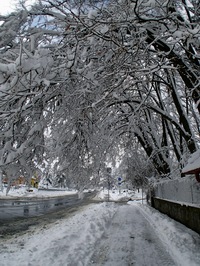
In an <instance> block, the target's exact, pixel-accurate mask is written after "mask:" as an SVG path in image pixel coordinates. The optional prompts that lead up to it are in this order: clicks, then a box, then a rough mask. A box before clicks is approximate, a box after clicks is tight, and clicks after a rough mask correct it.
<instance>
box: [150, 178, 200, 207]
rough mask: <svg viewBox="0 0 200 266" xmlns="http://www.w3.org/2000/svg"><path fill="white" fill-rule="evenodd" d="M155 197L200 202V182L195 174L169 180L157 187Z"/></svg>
mask: <svg viewBox="0 0 200 266" xmlns="http://www.w3.org/2000/svg"><path fill="white" fill-rule="evenodd" d="M155 197H158V198H162V199H168V200H172V201H178V202H184V203H192V204H200V183H198V182H197V181H196V179H195V177H194V176H193V175H191V176H186V177H184V178H179V179H175V180H167V181H163V182H162V183H159V184H157V185H156V187H155Z"/></svg>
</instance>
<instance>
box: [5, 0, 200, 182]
mask: <svg viewBox="0 0 200 266" xmlns="http://www.w3.org/2000/svg"><path fill="white" fill-rule="evenodd" d="M199 17H200V3H199V1H198V0H187V1H186V0H175V1H174V0H173V1H172V0H167V1H166V0H159V1H157V0H132V1H131V0H115V1H112V0H111V1H108V0H103V1H95V0H87V1H83V0H40V1H36V3H35V5H33V6H32V7H31V8H29V9H27V8H26V7H25V6H24V5H23V4H22V5H21V7H20V8H18V9H17V10H16V12H13V13H11V14H10V15H8V16H0V21H1V26H0V27H1V30H0V169H1V172H2V173H5V174H6V175H7V176H9V177H10V178H13V176H16V175H18V174H20V173H23V174H24V175H26V176H30V175H31V173H32V172H33V171H34V169H35V168H37V167H38V166H39V165H42V164H43V162H44V160H46V161H48V162H49V163H50V164H51V163H53V162H54V166H55V174H56V173H70V174H71V175H72V176H74V179H76V180H77V183H79V182H83V180H87V179H88V176H95V177H98V176H99V173H100V172H101V171H104V169H105V168H106V162H112V161H115V160H116V158H119V157H120V156H122V157H123V155H125V154H126V152H127V149H129V145H131V147H132V148H133V149H134V150H136V147H137V149H138V151H139V152H138V156H139V155H140V154H141V151H142V152H143V153H145V154H146V156H147V158H148V160H149V162H150V163H151V164H152V165H153V167H154V169H155V171H156V172H157V174H158V175H159V176H168V175H171V174H172V173H173V172H176V173H177V171H178V172H179V173H180V171H181V168H182V167H183V165H184V163H185V159H186V158H187V157H188V155H189V154H190V153H193V152H194V151H196V150H197V149H198V142H199V113H200V102H199V91H200V74H199V73H200V55H199V52H200V50H199V47H200V26H199V22H200V21H199ZM134 147H135V148H134ZM134 154H135V152H134ZM134 156H135V155H134ZM142 158H143V157H142ZM133 162H134V160H133ZM80 180H82V181H80ZM97 180H98V178H97ZM84 182H85V181H84Z"/></svg>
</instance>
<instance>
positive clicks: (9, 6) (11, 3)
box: [0, 0, 36, 15]
mask: <svg viewBox="0 0 200 266" xmlns="http://www.w3.org/2000/svg"><path fill="white" fill-rule="evenodd" d="M34 1H36V0H28V1H27V3H28V4H30V3H31V2H34ZM18 2H19V0H0V14H1V15H6V14H8V13H10V12H12V11H13V10H14V8H15V6H16V3H18Z"/></svg>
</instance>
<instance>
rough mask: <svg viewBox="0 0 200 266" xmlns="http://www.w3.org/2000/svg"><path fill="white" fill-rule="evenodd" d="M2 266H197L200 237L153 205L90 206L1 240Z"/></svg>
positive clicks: (114, 204)
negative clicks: (53, 221)
mask: <svg viewBox="0 0 200 266" xmlns="http://www.w3.org/2000/svg"><path fill="white" fill-rule="evenodd" d="M0 265H1V266H11V265H12V266H47V265H48V266H92V265H94V266H97V265H98V266H100V265H109V266H117V265H120V266H129V265H135V266H142V265H144V266H156V265H159V266H160V265H180V266H189V265H190V266H197V265H200V238H199V235H198V234H197V233H195V232H193V231H192V230H190V229H188V228H186V227H185V226H183V225H181V224H180V223H177V222H175V221H174V220H171V219H170V218H168V217H167V216H166V215H163V214H161V213H159V212H157V211H156V210H154V209H152V208H151V207H149V206H147V205H145V204H140V203H137V202H131V203H128V204H125V203H124V204H119V203H113V202H104V203H97V204H91V205H89V206H86V207H84V208H83V209H82V210H81V211H79V212H78V213H73V214H71V216H69V217H68V218H63V219H61V220H58V221H56V222H55V223H52V224H50V225H48V224H47V225H46V226H42V227H39V228H38V227H32V228H31V229H29V230H28V231H26V233H25V234H23V235H21V236H16V237H15V236H14V237H13V238H11V239H1V238H0Z"/></svg>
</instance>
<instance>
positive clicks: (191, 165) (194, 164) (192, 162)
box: [182, 150, 200, 174]
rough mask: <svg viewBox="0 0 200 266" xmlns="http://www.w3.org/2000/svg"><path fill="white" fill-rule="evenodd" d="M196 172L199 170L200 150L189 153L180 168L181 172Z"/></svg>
mask: <svg viewBox="0 0 200 266" xmlns="http://www.w3.org/2000/svg"><path fill="white" fill-rule="evenodd" d="M196 172H200V150H197V151H196V152H194V153H193V154H192V155H191V157H190V158H189V159H188V163H187V164H186V165H185V167H184V168H183V169H182V173H183V174H195V173H196Z"/></svg>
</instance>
